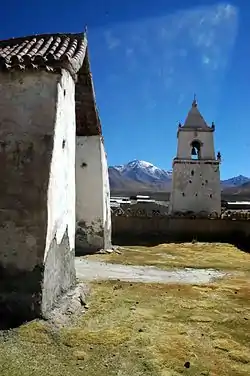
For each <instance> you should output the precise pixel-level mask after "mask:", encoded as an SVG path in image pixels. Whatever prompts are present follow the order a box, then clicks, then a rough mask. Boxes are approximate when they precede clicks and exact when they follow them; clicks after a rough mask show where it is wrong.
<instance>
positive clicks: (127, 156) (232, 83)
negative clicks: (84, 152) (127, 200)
mask: <svg viewBox="0 0 250 376" xmlns="http://www.w3.org/2000/svg"><path fill="white" fill-rule="evenodd" d="M4 2H5V5H2V7H1V13H0V24H1V29H0V38H1V39H5V38H9V37H15V36H22V35H29V34H39V33H47V32H48V33H50V32H81V31H83V30H84V27H85V25H86V24H87V25H88V39H89V48H90V58H91V67H92V72H93V77H94V84H95V91H96V97H97V104H98V108H99V112H100V116H101V120H102V126H103V133H104V136H105V145H106V149H107V153H108V161H109V164H110V165H114V164H123V163H126V162H128V161H130V160H133V159H142V160H146V161H150V162H152V163H153V164H155V165H156V166H159V167H161V168H165V169H170V168H171V164H172V158H173V157H174V156H175V153H176V143H177V138H176V130H177V125H178V122H179V121H181V122H183V121H184V120H185V117H186V115H187V112H188V110H189V108H190V106H191V102H192V99H193V94H194V93H196V95H197V99H198V105H199V109H200V111H201V113H202V114H203V116H204V117H205V119H206V120H207V122H208V123H211V122H212V121H214V122H215V125H216V132H215V146H216V151H218V150H219V151H220V152H221V154H222V161H223V163H222V166H221V175H222V178H223V179H224V178H227V177H231V176H235V175H238V174H243V175H246V176H250V165H249V159H248V158H250V40H249V36H250V23H249V19H250V4H249V3H250V2H249V1H248V0H245V1H243V0H239V1H232V2H216V1H209V0H208V1H201V0H196V1H195V0H193V1H192V0H185V1H184V0H182V1H178V0H175V1H173V0H168V1H167V0H155V1H153V2H152V1H149V0H126V1H125V0H119V1H117V0H85V1H82V2H81V1H76V0H71V3H70V5H69V2H66V1H65V2H62V1H59V0H54V1H50V2H49V1H47V0H44V1H43V2H42V3H39V5H35V3H36V2H35V1H31V0H25V1H23V2H22V4H23V5H22V6H20V5H19V4H20V1H19V0H12V1H11V2H7V1H6V0H4Z"/></svg>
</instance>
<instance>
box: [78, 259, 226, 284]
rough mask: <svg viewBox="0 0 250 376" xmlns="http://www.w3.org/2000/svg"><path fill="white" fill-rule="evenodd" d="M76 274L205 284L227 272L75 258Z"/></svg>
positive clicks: (113, 278)
mask: <svg viewBox="0 0 250 376" xmlns="http://www.w3.org/2000/svg"><path fill="white" fill-rule="evenodd" d="M75 266H76V275H77V278H79V279H80V280H85V281H93V280H108V279H112V280H116V279H119V280H121V281H129V282H145V283H157V282H158V283H188V284H204V283H209V282H212V281H214V279H216V278H222V277H224V276H225V275H226V273H223V272H220V271H218V270H214V269H191V268H188V269H174V270H171V271H167V270H161V269H158V268H155V267H151V266H129V265H120V264H109V263H105V262H99V261H90V260H84V259H81V258H76V259H75Z"/></svg>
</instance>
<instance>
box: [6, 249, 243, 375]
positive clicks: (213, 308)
mask: <svg viewBox="0 0 250 376" xmlns="http://www.w3.org/2000/svg"><path fill="white" fill-rule="evenodd" d="M91 258H92V259H93V258H94V259H96V258H97V259H102V260H105V261H110V262H118V263H123V264H142V265H143V264H144V265H155V266H158V267H161V268H166V269H171V268H173V267H184V266H185V267H196V268H198V267H199V268H200V267H202V268H218V269H229V270H233V269H236V270H237V274H233V275H234V276H233V277H231V278H228V279H222V280H219V281H217V282H216V283H213V284H211V285H206V286H191V285H181V284H179V285H178V284H177V285H173V284H171V285H163V284H140V283H134V284H132V283H125V282H114V281H113V282H112V281H107V282H99V283H93V285H92V294H91V297H90V302H89V309H88V311H87V313H86V314H85V315H84V316H83V317H82V318H81V319H80V320H79V322H78V323H77V326H75V327H68V328H64V329H60V330H59V331H56V330H55V329H53V328H51V327H50V326H49V325H48V324H47V323H45V322H41V321H37V322H32V323H29V324H27V325H23V326H22V327H20V328H19V329H18V330H16V331H12V332H10V333H8V334H7V335H6V336H3V335H2V336H1V335H0V375H1V376H31V375H32V376H41V375H43V376H52V375H53V376H64V375H65V376H71V375H74V376H78V375H79V376H80V375H88V376H115V375H116V376H186V375H190V376H201V375H203V376H206V375H207V376H248V375H250V299H249V297H250V271H249V269H250V262H249V261H250V255H249V254H246V253H243V252H241V251H239V250H237V249H236V248H234V247H233V246H230V245H224V244H223V245H222V244H201V243H197V244H180V245H176V244H168V245H160V246H157V247H152V248H146V247H130V248H128V249H125V250H122V254H121V255H117V254H112V255H96V256H92V257H91ZM186 362H190V368H185V366H184V365H185V363H186Z"/></svg>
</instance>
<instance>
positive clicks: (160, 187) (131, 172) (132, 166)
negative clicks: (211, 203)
mask: <svg viewBox="0 0 250 376" xmlns="http://www.w3.org/2000/svg"><path fill="white" fill-rule="evenodd" d="M109 180H110V187H111V190H112V191H115V190H123V191H147V190H150V191H170V189H171V180H172V171H167V170H163V169H160V168H159V167H156V166H154V165H153V164H152V163H149V162H146V161H140V160H134V161H131V162H129V163H127V164H125V165H120V166H113V167H109ZM248 182H249V183H250V178H247V177H246V176H242V175H239V176H236V177H233V178H230V179H227V180H224V181H222V182H221V185H222V189H233V188H234V187H235V188H239V189H240V188H241V186H242V185H244V184H246V183H248Z"/></svg>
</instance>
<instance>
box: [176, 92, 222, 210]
mask: <svg viewBox="0 0 250 376" xmlns="http://www.w3.org/2000/svg"><path fill="white" fill-rule="evenodd" d="M214 131H215V126H214V123H212V125H211V127H210V126H208V125H207V124H206V122H205V120H204V119H203V117H202V115H201V113H200V112H199V110H198V106H197V101H196V99H195V98H194V100H193V103H192V107H191V109H190V111H189V113H188V116H187V118H186V120H185V123H184V125H183V126H182V125H181V124H179V127H178V132H177V139H178V146H177V156H176V158H174V160H173V175H172V191H171V198H170V205H169V211H170V213H171V214H174V213H177V212H178V213H180V212H183V213H185V212H194V213H196V214H198V213H200V212H206V213H208V214H214V215H215V216H216V215H220V213H221V187H220V160H221V156H220V153H218V154H217V158H216V157H215V151H214Z"/></svg>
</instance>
